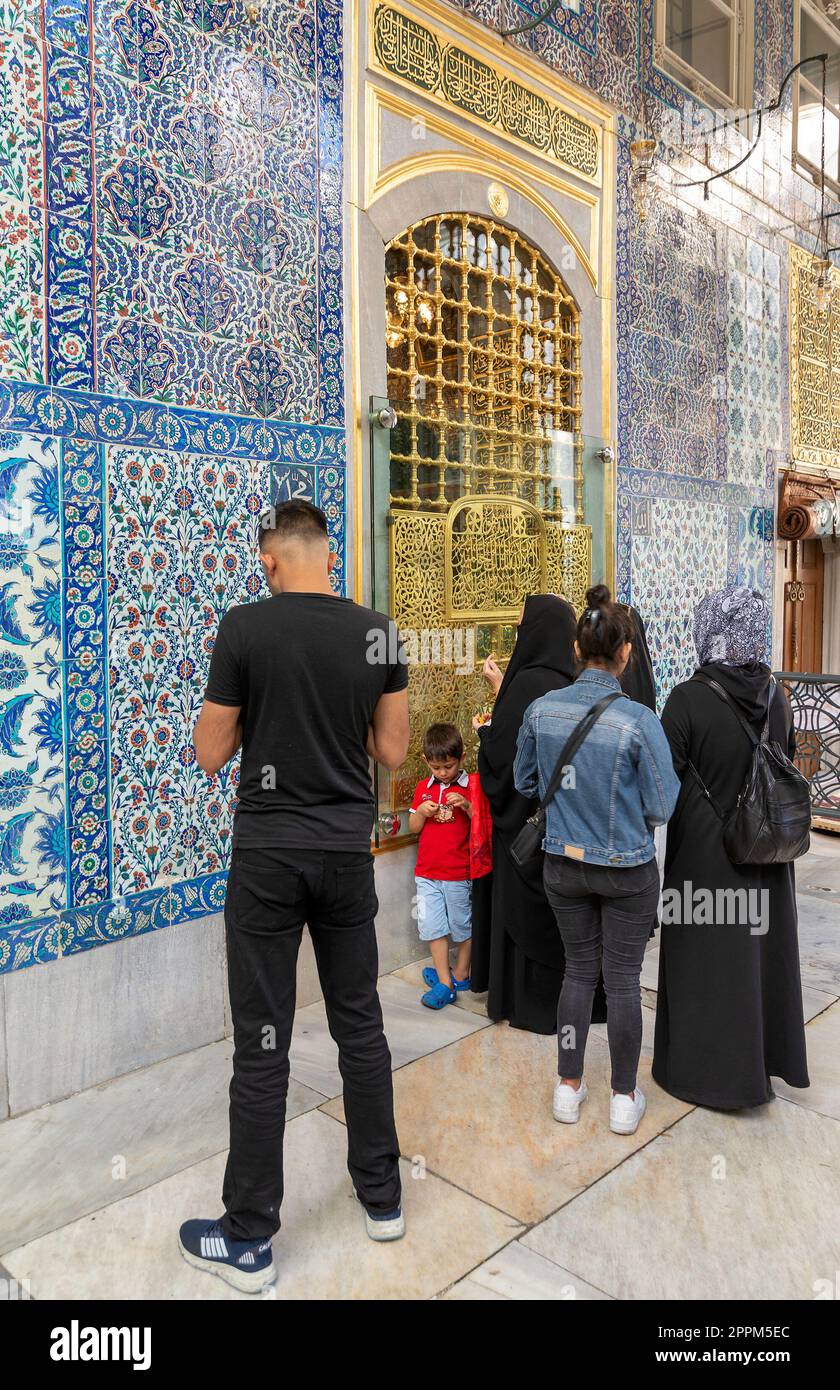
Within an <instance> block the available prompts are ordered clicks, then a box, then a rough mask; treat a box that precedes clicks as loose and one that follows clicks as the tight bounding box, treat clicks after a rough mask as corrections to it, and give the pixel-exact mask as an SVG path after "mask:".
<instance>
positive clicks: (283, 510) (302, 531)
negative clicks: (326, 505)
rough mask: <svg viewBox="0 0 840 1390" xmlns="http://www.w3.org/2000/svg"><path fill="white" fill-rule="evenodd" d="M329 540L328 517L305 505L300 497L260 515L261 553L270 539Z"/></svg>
mask: <svg viewBox="0 0 840 1390" xmlns="http://www.w3.org/2000/svg"><path fill="white" fill-rule="evenodd" d="M328 539H329V537H328V534H327V518H326V517H325V516H324V513H323V512H322V511H321V509H320V507H315V506H313V505H312V503H311V502H304V501H302V500H301V499H300V498H296V497H295V498H292V499H291V501H289V502H277V503H275V505H274V506H272V507H268V508H267V509H266V510H265V511H264V512H263V513H262V515H261V516H260V526H259V540H260V550H265V549H266V547H267V546H268V545H270V543H271V541H272V540H278V541H292V540H301V541H325V540H328Z"/></svg>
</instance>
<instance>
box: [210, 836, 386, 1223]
mask: <svg viewBox="0 0 840 1390" xmlns="http://www.w3.org/2000/svg"><path fill="white" fill-rule="evenodd" d="M377 907H378V904H377V901H376V891H375V889H374V885H373V857H372V855H370V854H369V853H352V852H349V851H337V850H333V851H330V850H304V849H286V850H282V849H235V850H234V852H233V858H232V862H231V867H230V875H229V878H228V891H227V899H226V901H225V929H226V936H227V957H228V981H229V986H230V1006H231V1013H232V1016H233V1039H234V1053H233V1080H232V1081H231V1083H230V1154H229V1156H228V1162H227V1168H226V1170H225V1180H224V1187H223V1191H222V1197H223V1200H224V1206H225V1215H224V1217H223V1218H222V1224H223V1226H224V1229H225V1230H226V1231H227V1233H228V1235H229V1236H231V1238H232V1239H233V1240H256V1239H258V1238H260V1237H264V1236H270V1235H273V1234H274V1232H275V1231H276V1230H277V1228H278V1227H279V1225H280V1204H281V1202H282V1201H283V1131H284V1128H285V1122H286V1094H287V1092H288V1089H289V1043H290V1041H291V1036H292V1023H293V1021H294V1013H295V972H296V966H297V955H298V947H299V946H300V939H301V935H302V933H303V925H304V922H306V923H308V925H309V934H310V936H311V937H312V945H313V947H314V949H315V959H316V962H317V965H318V975H319V978H320V981H321V988H322V989H323V992H324V1004H325V1006H326V1010H327V1021H328V1023H329V1028H330V1033H331V1034H332V1036H333V1038H334V1039H335V1041H336V1043H337V1044H338V1066H339V1070H340V1072H341V1075H342V1078H343V1081H344V1109H345V1115H346V1119H347V1149H348V1158H347V1166H348V1168H349V1170H350V1176H351V1177H352V1179H353V1183H354V1186H355V1188H356V1192H357V1193H358V1195H359V1198H360V1200H361V1202H362V1204H363V1205H364V1206H365V1207H366V1208H367V1209H368V1211H371V1212H379V1213H382V1214H383V1215H384V1214H387V1213H388V1212H392V1211H394V1210H395V1208H396V1207H398V1206H399V1205H400V1175H399V1166H398V1164H399V1144H398V1142H397V1132H396V1128H395V1125H394V1095H393V1085H392V1081H391V1054H390V1052H389V1050H388V1044H387V1042H386V1040H385V1033H384V1032H383V1028H382V1009H381V1007H380V1004H379V996H378V994H377V991H376V978H377V965H378V957H377V950H376V936H375V933H374V925H373V924H374V918H375V916H376V912H377ZM298 1180H299V1182H300V1183H301V1185H302V1186H304V1187H305V1184H306V1175H305V1174H304V1173H301V1174H300V1176H299V1179H298Z"/></svg>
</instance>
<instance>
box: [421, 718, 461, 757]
mask: <svg viewBox="0 0 840 1390" xmlns="http://www.w3.org/2000/svg"><path fill="white" fill-rule="evenodd" d="M463 756H464V740H463V739H462V738H461V735H460V733H459V732H458V730H457V729H456V728H455V725H454V724H430V725H429V727H428V729H427V730H426V732H425V734H424V735H423V757H424V758H426V759H428V761H429V762H430V763H431V762H440V763H442V762H446V761H448V759H449V758H457V759H458V761H460V759H461V758H462V757H463Z"/></svg>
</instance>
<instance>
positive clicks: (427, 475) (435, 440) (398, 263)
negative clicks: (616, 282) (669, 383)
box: [385, 214, 583, 522]
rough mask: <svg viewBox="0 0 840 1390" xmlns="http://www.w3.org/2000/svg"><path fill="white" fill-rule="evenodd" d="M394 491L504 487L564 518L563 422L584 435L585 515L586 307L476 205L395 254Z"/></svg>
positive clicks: (436, 493) (390, 295) (422, 228)
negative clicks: (558, 461) (559, 474)
mask: <svg viewBox="0 0 840 1390" xmlns="http://www.w3.org/2000/svg"><path fill="white" fill-rule="evenodd" d="M385 285H386V305H387V313H388V329H387V347H388V397H389V399H390V401H391V402H392V404H393V405H394V407H395V408H396V411H397V416H398V423H397V427H396V429H395V430H394V431H393V434H392V442H391V504H392V506H394V507H411V508H414V509H419V508H423V509H424V510H445V509H446V508H447V507H448V506H449V505H450V504H451V503H452V502H454V501H455V500H457V498H459V497H461V496H463V495H464V494H465V493H470V494H480V493H483V492H492V493H505V494H508V495H512V496H515V497H519V498H521V499H522V500H523V501H526V502H530V503H531V504H532V505H534V506H536V507H537V508H538V509H539V511H540V512H541V513H542V514H543V516H544V517H546V519H551V520H556V521H562V520H563V519H564V517H563V506H562V501H561V497H560V490H559V488H558V487H557V486H556V484H555V482H554V481H553V474H552V469H551V466H550V464H551V455H552V448H553V447H554V446H555V444H556V439H557V435H558V432H560V433H565V434H568V435H570V436H572V439H573V441H574V442H573V448H574V454H575V499H574V514H573V515H572V516H569V517H568V518H567V520H569V521H574V522H582V521H583V472H582V440H581V437H580V417H581V369H580V316H579V312H578V308H577V305H576V304H575V303H574V300H573V299H572V298H571V296H570V295H569V293H568V291H567V289H566V287H565V285H564V284H563V282H562V280H561V279H560V277H559V276H558V275H557V274H556V273H555V272H554V271H553V270H552V269H551V267H550V266H549V265H548V263H547V262H546V261H545V260H544V258H543V257H542V256H541V255H540V254H539V252H538V251H536V250H535V248H534V247H533V246H531V245H530V244H529V243H528V242H527V241H525V240H524V239H523V238H522V237H520V236H518V235H517V234H516V233H515V232H512V231H510V230H509V229H508V228H507V227H503V226H500V225H498V224H497V223H495V222H491V221H488V220H486V219H484V218H478V217H474V216H470V215H468V214H458V215H450V216H446V217H429V218H427V219H426V220H425V221H423V222H421V223H419V224H418V225H417V226H415V227H411V228H409V230H408V231H407V232H404V233H403V235H402V236H401V237H398V238H397V239H396V240H395V241H393V242H391V244H390V246H389V247H388V250H387V254H386V262H385Z"/></svg>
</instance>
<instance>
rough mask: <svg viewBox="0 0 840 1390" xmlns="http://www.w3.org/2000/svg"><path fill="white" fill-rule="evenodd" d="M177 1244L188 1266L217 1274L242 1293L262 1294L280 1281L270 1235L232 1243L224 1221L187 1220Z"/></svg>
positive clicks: (179, 1233) (179, 1234)
mask: <svg viewBox="0 0 840 1390" xmlns="http://www.w3.org/2000/svg"><path fill="white" fill-rule="evenodd" d="M178 1245H179V1247H180V1250H181V1254H182V1255H183V1257H184V1259H185V1260H186V1262H187V1264H188V1265H192V1266H193V1268H194V1269H203V1270H206V1272H207V1273H208V1274H218V1276H219V1278H220V1279H224V1281H225V1283H226V1284H232V1285H233V1287H234V1288H235V1289H239V1291H240V1293H261V1292H262V1290H263V1289H264V1288H266V1287H267V1285H269V1284H273V1283H274V1280H275V1279H276V1278H277V1270H276V1269H275V1267H274V1256H273V1255H272V1251H271V1237H270V1236H267V1237H265V1238H264V1239H263V1240H231V1238H230V1236H228V1235H225V1231H224V1227H223V1226H222V1223H221V1221H185V1222H184V1224H183V1226H182V1227H181V1229H180V1231H179V1232H178Z"/></svg>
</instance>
